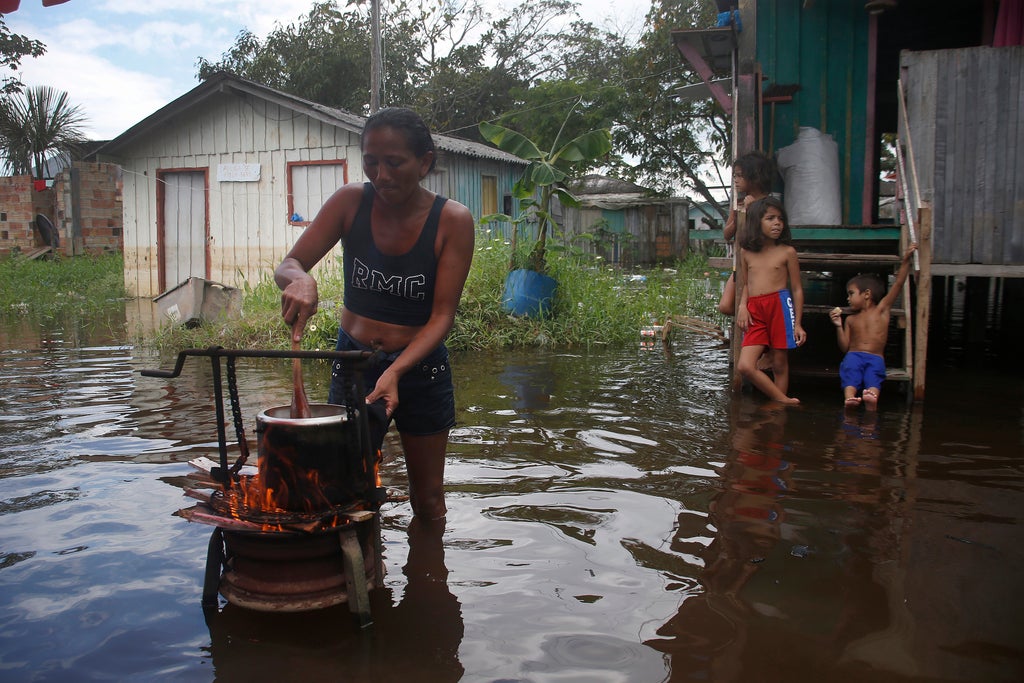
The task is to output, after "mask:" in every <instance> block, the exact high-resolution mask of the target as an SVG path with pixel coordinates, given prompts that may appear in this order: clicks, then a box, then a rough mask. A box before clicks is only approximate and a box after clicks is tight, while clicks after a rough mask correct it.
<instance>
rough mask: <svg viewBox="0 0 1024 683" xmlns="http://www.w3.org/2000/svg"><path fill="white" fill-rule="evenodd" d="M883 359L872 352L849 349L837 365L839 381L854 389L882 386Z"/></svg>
mask: <svg viewBox="0 0 1024 683" xmlns="http://www.w3.org/2000/svg"><path fill="white" fill-rule="evenodd" d="M883 381H885V359H884V358H882V357H881V356H876V355H875V354H873V353H865V352H863V351H850V352H849V353H847V354H846V355H845V356H844V357H843V362H842V363H841V364H840V365H839V383H840V384H841V385H842V386H843V387H844V388H845V387H854V388H855V389H868V388H870V387H875V388H878V389H881V388H882V382H883Z"/></svg>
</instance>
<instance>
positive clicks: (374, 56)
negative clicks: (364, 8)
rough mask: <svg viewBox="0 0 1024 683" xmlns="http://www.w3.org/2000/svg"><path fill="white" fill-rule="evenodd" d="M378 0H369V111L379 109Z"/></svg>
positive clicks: (375, 111) (373, 112) (380, 53)
mask: <svg viewBox="0 0 1024 683" xmlns="http://www.w3.org/2000/svg"><path fill="white" fill-rule="evenodd" d="M381 55H382V51H381V47H380V0H370V113H371V114H375V113H377V110H378V109H380V90H381V62H382V61H383V60H382V56H381Z"/></svg>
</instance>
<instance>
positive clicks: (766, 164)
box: [718, 152, 775, 315]
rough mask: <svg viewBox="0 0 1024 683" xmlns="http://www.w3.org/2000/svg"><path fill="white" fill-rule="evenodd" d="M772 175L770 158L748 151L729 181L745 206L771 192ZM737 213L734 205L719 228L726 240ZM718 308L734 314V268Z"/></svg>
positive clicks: (732, 231)
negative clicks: (727, 217) (721, 227)
mask: <svg viewBox="0 0 1024 683" xmlns="http://www.w3.org/2000/svg"><path fill="white" fill-rule="evenodd" d="M774 175H775V167H774V166H773V165H772V160H771V159H769V158H768V157H767V156H765V155H764V154H762V153H761V152H747V153H746V154H743V155H742V156H740V157H738V158H737V159H736V163H735V164H733V167H732V182H733V186H734V187H735V188H736V193H737V194H739V195H742V196H743V206H744V208H748V207H749V206H750V205H751V204H752V203H753V202H755V201H757V200H758V199H762V198H764V197H767V196H768V195H769V194H771V191H772V176H774ZM736 214H737V211H736V210H735V209H733V210H732V211H730V212H729V220H727V221H726V222H725V228H724V229H723V230H722V237H724V238H725V241H726V242H727V243H732V241H733V239H734V238H735V237H736ZM718 311H719V312H720V313H721V314H722V315H735V314H736V273H735V269H734V272H733V273H732V274H731V275H730V276H729V279H728V280H726V281H725V288H724V289H723V290H722V298H721V299H719V301H718Z"/></svg>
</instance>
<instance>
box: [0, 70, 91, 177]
mask: <svg viewBox="0 0 1024 683" xmlns="http://www.w3.org/2000/svg"><path fill="white" fill-rule="evenodd" d="M84 122H85V117H84V116H83V115H82V113H81V110H80V109H79V107H77V106H72V105H71V103H70V102H69V100H68V94H67V93H66V92H63V91H58V90H55V89H54V88H51V87H49V86H45V85H41V86H35V87H32V88H28V89H27V90H25V91H24V92H23V93H15V94H13V95H7V96H5V97H4V98H3V99H2V100H0V154H2V155H3V156H5V157H6V162H7V164H8V166H9V167H10V169H11V173H12V174H14V175H34V176H35V177H37V178H42V177H44V172H45V163H46V160H47V158H48V157H49V156H52V155H54V154H68V155H72V154H74V153H75V152H76V151H77V148H78V146H79V145H81V144H82V143H84V142H85V141H86V138H85V136H84V134H83V133H82V129H81V124H82V123H84Z"/></svg>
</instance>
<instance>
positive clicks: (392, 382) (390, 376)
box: [366, 370, 398, 418]
mask: <svg viewBox="0 0 1024 683" xmlns="http://www.w3.org/2000/svg"><path fill="white" fill-rule="evenodd" d="M380 399H384V411H385V412H386V413H387V416H388V417H389V418H390V417H391V416H392V415H394V414H395V410H396V409H397V408H398V377H397V376H396V375H395V374H394V373H393V372H391V371H390V370H385V371H384V374H382V375H381V376H380V378H379V379H378V380H377V385H376V386H374V387H373V391H371V392H370V393H368V394H367V395H366V402H367V403H373V402H374V401H378V400H380Z"/></svg>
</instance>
